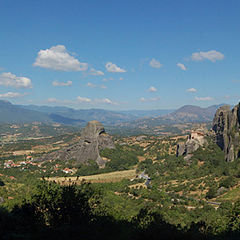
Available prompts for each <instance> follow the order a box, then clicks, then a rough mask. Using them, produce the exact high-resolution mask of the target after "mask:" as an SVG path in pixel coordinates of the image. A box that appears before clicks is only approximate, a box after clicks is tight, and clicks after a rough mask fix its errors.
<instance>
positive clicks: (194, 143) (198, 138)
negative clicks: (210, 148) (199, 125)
mask: <svg viewBox="0 0 240 240" xmlns="http://www.w3.org/2000/svg"><path fill="white" fill-rule="evenodd" d="M204 144H207V141H206V139H205V138H204V134H203V133H202V132H199V131H192V133H191V134H190V135H189V138H188V140H187V141H186V142H180V143H178V145H177V157H178V156H184V159H185V160H187V161H189V160H190V158H191V157H192V153H193V152H195V151H196V150H197V149H198V148H199V147H200V146H201V147H202V146H203V145H204Z"/></svg>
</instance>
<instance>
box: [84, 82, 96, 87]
mask: <svg viewBox="0 0 240 240" xmlns="http://www.w3.org/2000/svg"><path fill="white" fill-rule="evenodd" d="M86 86H87V87H91V88H95V87H97V85H96V84H93V83H90V82H88V83H87V84H86Z"/></svg>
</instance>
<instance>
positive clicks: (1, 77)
mask: <svg viewBox="0 0 240 240" xmlns="http://www.w3.org/2000/svg"><path fill="white" fill-rule="evenodd" d="M0 85H3V86H7V87H15V88H31V87H32V82H31V79H29V78H26V77H17V76H16V75H14V74H12V73H10V72H6V73H2V74H0Z"/></svg>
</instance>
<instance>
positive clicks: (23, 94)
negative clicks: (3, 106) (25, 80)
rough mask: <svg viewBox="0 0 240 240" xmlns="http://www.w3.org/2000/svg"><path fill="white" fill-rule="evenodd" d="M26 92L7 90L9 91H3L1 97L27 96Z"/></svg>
mask: <svg viewBox="0 0 240 240" xmlns="http://www.w3.org/2000/svg"><path fill="white" fill-rule="evenodd" d="M25 95H26V93H18V92H7V93H1V94H0V98H18V97H23V96H25Z"/></svg>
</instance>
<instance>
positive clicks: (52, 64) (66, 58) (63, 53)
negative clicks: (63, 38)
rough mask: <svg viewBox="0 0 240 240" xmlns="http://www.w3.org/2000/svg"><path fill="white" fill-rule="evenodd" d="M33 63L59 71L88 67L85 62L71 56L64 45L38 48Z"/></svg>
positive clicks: (83, 69) (78, 69) (81, 69)
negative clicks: (43, 48)
mask: <svg viewBox="0 0 240 240" xmlns="http://www.w3.org/2000/svg"><path fill="white" fill-rule="evenodd" d="M33 65H34V66H38V67H42V68H48V69H53V70H59V71H85V70H87V68H88V64H87V63H81V62H79V61H78V59H76V58H75V57H73V56H71V55H70V54H69V53H68V52H67V49H66V47H65V46H64V45H57V46H53V47H51V48H49V49H45V50H40V51H39V52H38V56H37V58H36V61H35V63H34V64H33Z"/></svg>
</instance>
